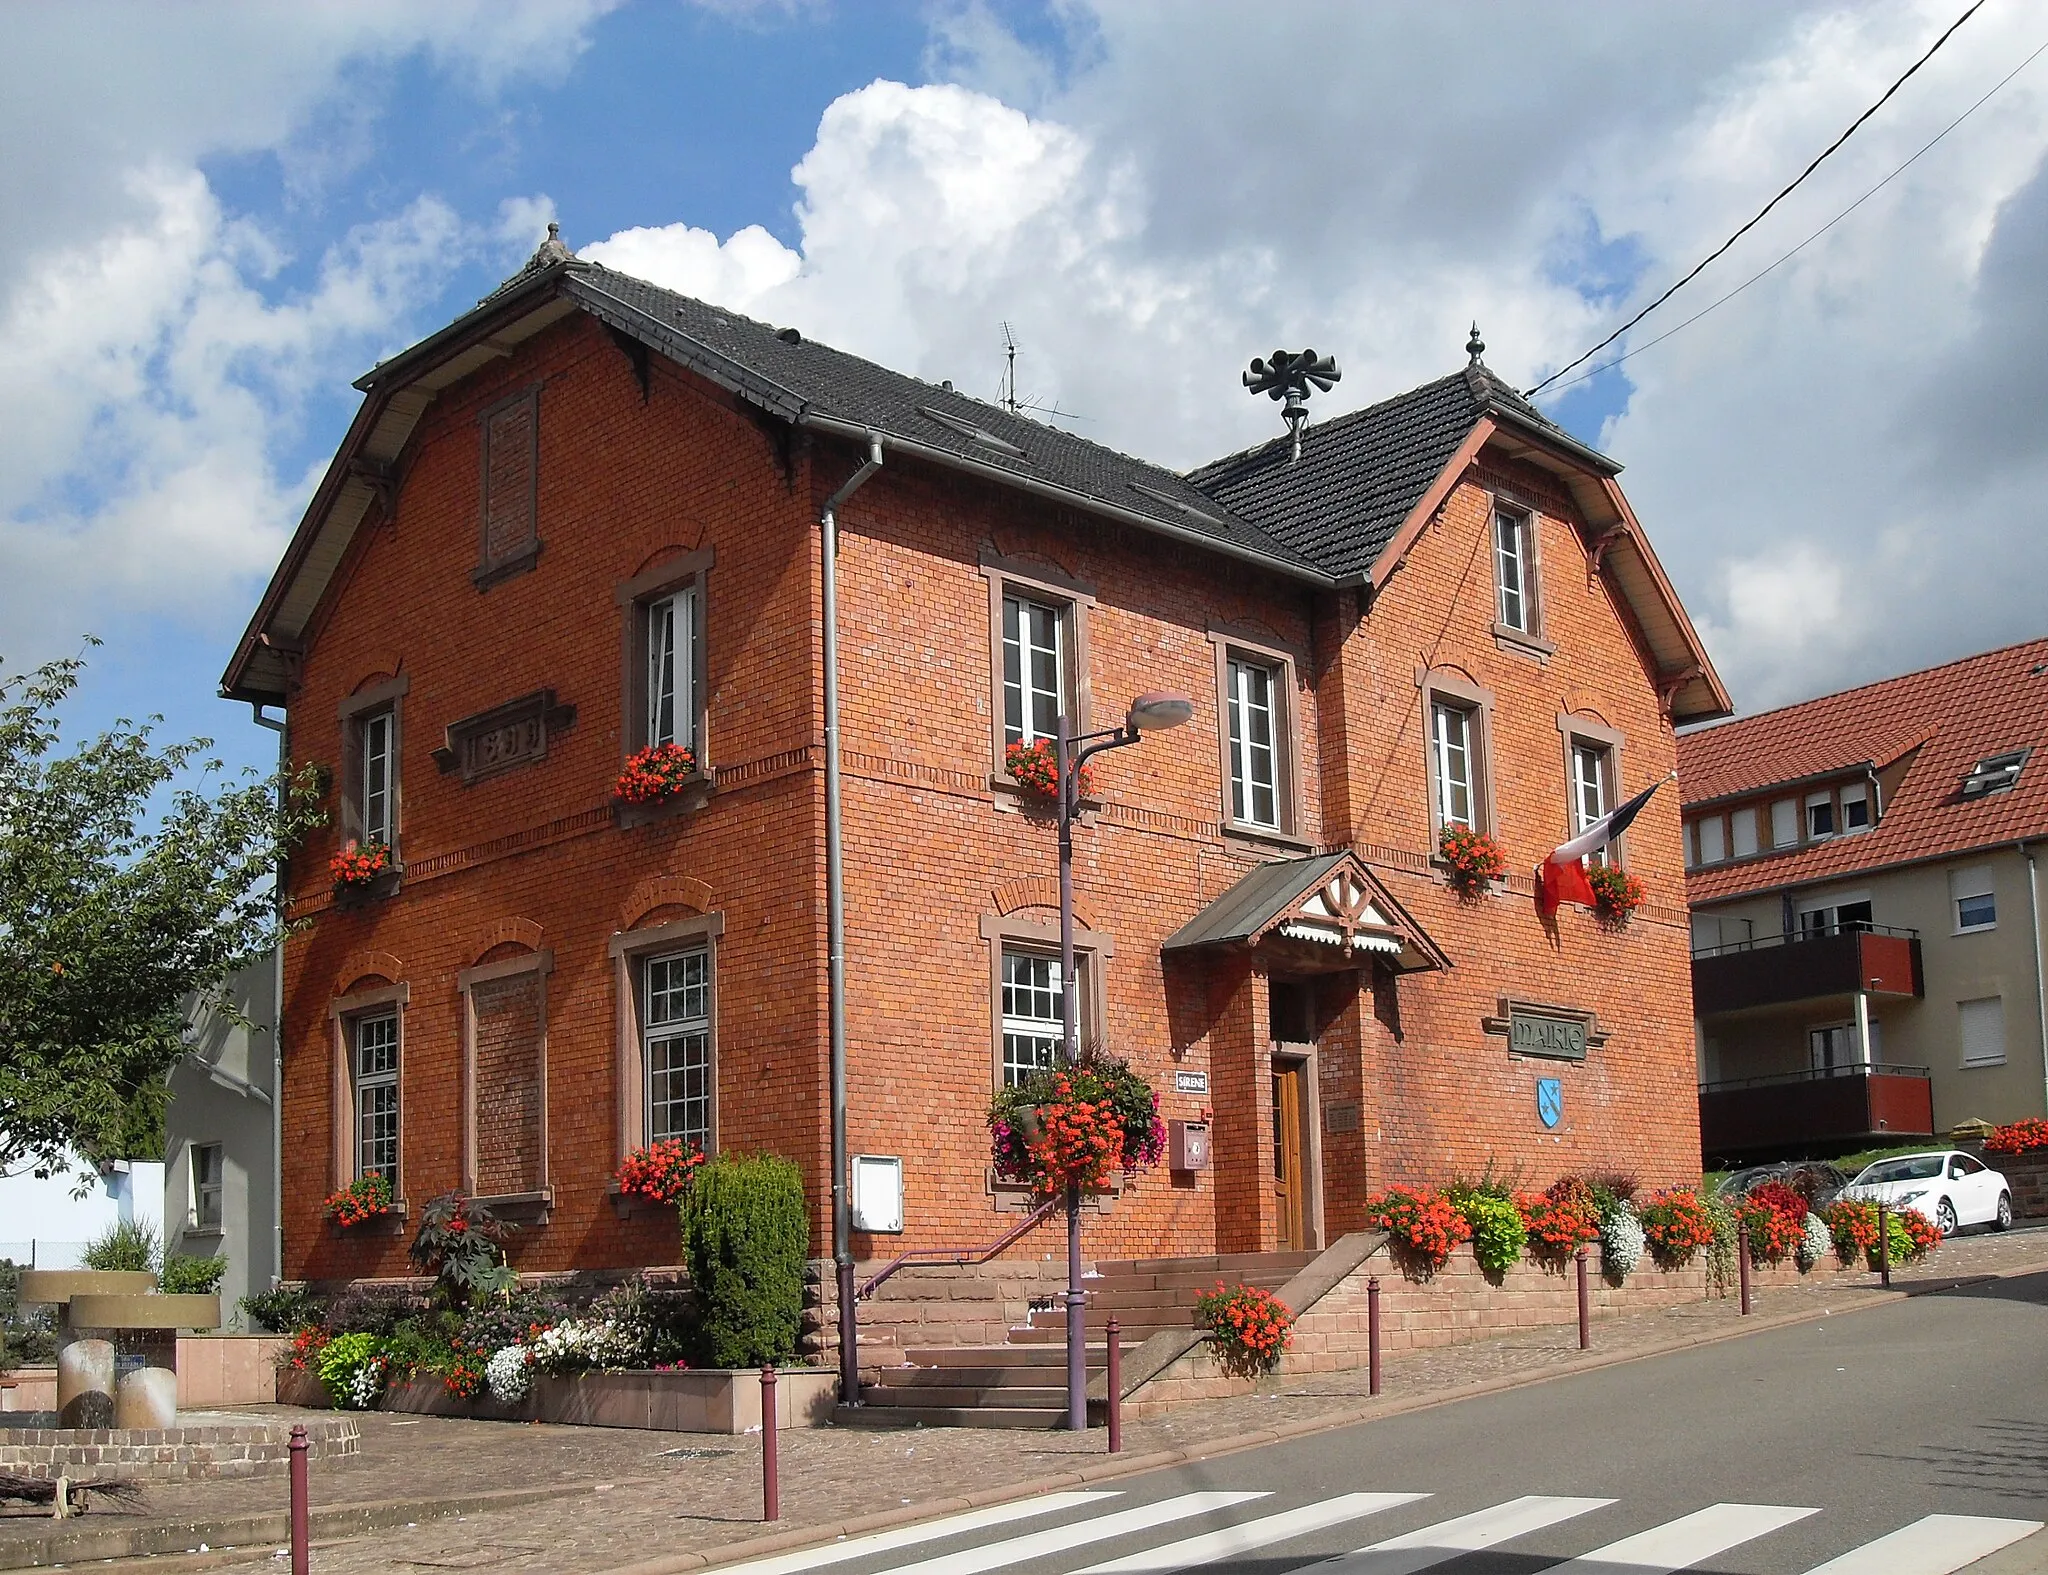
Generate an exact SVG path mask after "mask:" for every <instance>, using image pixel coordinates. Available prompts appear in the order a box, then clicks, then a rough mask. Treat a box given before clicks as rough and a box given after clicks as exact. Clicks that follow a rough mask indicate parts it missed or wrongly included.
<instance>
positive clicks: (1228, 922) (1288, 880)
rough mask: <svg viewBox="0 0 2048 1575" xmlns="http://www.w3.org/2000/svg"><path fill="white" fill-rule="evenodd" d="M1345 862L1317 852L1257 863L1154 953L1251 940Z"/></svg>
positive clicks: (1342, 858) (1337, 857) (1338, 855)
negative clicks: (1274, 917) (1308, 855)
mask: <svg viewBox="0 0 2048 1575" xmlns="http://www.w3.org/2000/svg"><path fill="white" fill-rule="evenodd" d="M1344 857H1345V856H1344V855H1343V854H1342V853H1319V854H1316V855H1313V856H1312V857H1309V858H1305V859H1278V860H1275V861H1274V862H1273V863H1271V864H1261V865H1260V866H1259V867H1258V868H1257V869H1255V870H1251V871H1249V872H1248V873H1246V874H1245V875H1244V876H1242V877H1241V878H1240V879H1239V880H1238V881H1237V883H1236V884H1235V885H1233V886H1232V887H1231V888H1230V890H1228V891H1226V892H1224V893H1223V894H1222V895H1221V896H1220V897H1218V898H1217V899H1216V900H1215V901H1214V902H1212V903H1210V904H1209V906H1208V907H1206V908H1204V909H1203V910H1202V911H1201V912H1200V913H1198V914H1196V915H1195V916H1194V917H1193V918H1192V919H1190V920H1188V922H1187V923H1186V924H1183V925H1182V926H1181V927H1180V928H1179V929H1178V930H1176V931H1175V932H1174V933H1173V935H1172V936H1171V937H1170V938H1169V939H1168V940H1167V942H1166V944H1165V945H1163V946H1161V947H1160V948H1159V949H1160V950H1161V951H1162V952H1178V951H1187V950H1189V949H1191V948H1193V947H1197V946H1214V945H1217V944H1218V943H1220V942H1224V941H1241V940H1245V939H1247V938H1248V937H1250V936H1253V935H1256V934H1258V933H1259V931H1260V930H1262V929H1264V928H1265V926H1266V924H1267V923H1268V922H1269V921H1270V920H1271V919H1272V917H1273V915H1274V914H1276V913H1278V912H1280V911H1281V910H1282V909H1283V908H1285V907H1286V906H1287V905H1288V904H1289V903H1291V902H1293V901H1295V900H1296V899H1297V898H1298V897H1300V896H1301V895H1302V893H1304V892H1306V891H1311V890H1313V889H1314V888H1315V884H1316V882H1318V881H1320V880H1321V879H1322V878H1323V877H1324V876H1325V875H1327V874H1329V873H1330V871H1331V870H1333V869H1335V868H1336V867H1337V866H1338V865H1339V864H1341V863H1343V862H1344Z"/></svg>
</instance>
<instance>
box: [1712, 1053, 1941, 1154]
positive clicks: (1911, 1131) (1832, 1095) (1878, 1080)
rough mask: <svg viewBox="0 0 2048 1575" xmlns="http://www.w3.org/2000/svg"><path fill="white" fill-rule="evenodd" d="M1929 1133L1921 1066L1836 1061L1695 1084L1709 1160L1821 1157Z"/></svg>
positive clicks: (1929, 1099) (1927, 1087) (1928, 1098)
mask: <svg viewBox="0 0 2048 1575" xmlns="http://www.w3.org/2000/svg"><path fill="white" fill-rule="evenodd" d="M1933 1135H1934V1095H1933V1085H1932V1084H1931V1083H1929V1081H1928V1077H1927V1068H1926V1067H1924V1066H1897V1065H1884V1064H1878V1065H1870V1066H1862V1065H1855V1066H1835V1067H1825V1068H1818V1069H1815V1070H1811V1071H1801V1072H1781V1073H1774V1074H1769V1075H1766V1076H1761V1077H1741V1078H1731V1079H1728V1080H1725V1081H1722V1082H1717V1083H1703V1084H1701V1085H1700V1147H1701V1149H1702V1150H1703V1151H1704V1152H1705V1154H1706V1155H1707V1157H1708V1158H1710V1159H1733V1160H1748V1159H1767V1158H1785V1159H1790V1158H1801V1157H1818V1156H1821V1155H1825V1154H1831V1153H1834V1154H1839V1153H1846V1152H1848V1151H1849V1150H1851V1149H1855V1148H1862V1147H1864V1146H1866V1145H1868V1144H1870V1143H1872V1142H1883V1141H1887V1140H1895V1139H1909V1140H1910V1139H1918V1138H1926V1137H1932V1136H1933Z"/></svg>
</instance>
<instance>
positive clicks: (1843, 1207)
mask: <svg viewBox="0 0 2048 1575" xmlns="http://www.w3.org/2000/svg"><path fill="white" fill-rule="evenodd" d="M1823 1217H1824V1218H1825V1219H1826V1221H1827V1227H1828V1233H1829V1235H1830V1236H1831V1237H1832V1238H1833V1240H1834V1244H1835V1253H1836V1255H1837V1256H1838V1257H1839V1258H1840V1259H1841V1260H1842V1262H1843V1263H1844V1264H1852V1263H1854V1262H1855V1261H1856V1260H1857V1259H1858V1258H1861V1259H1862V1260H1863V1261H1864V1262H1865V1263H1866V1264H1868V1265H1869V1267H1871V1268H1872V1269H1875V1268H1877V1267H1879V1265H1880V1263H1881V1262H1882V1260H1883V1257H1884V1254H1881V1253H1880V1251H1879V1249H1878V1212H1877V1205H1876V1204H1875V1203H1871V1202H1868V1201H1866V1200H1864V1199H1862V1198H1837V1199H1835V1201H1834V1202H1832V1203H1830V1204H1829V1205H1828V1208H1827V1213H1826V1215H1825V1216H1823ZM1886 1224H1887V1225H1888V1227H1889V1228H1888V1229H1887V1230H1886V1232H1885V1240H1886V1249H1887V1251H1888V1253H1889V1257H1890V1261H1891V1264H1892V1266H1893V1267H1894V1268H1897V1267H1899V1266H1901V1265H1904V1264H1908V1263H1918V1262H1919V1261H1920V1260H1921V1259H1922V1258H1924V1257H1926V1256H1927V1255H1928V1254H1929V1253H1930V1252H1932V1251H1933V1250H1934V1249H1935V1248H1936V1247H1939V1246H1940V1245H1941V1231H1940V1229H1939V1228H1938V1227H1937V1226H1936V1225H1935V1224H1934V1222H1933V1221H1932V1220H1930V1219H1928V1217H1927V1216H1926V1215H1924V1214H1922V1213H1921V1212H1920V1211H1919V1210H1918V1209H1888V1210H1887V1211H1886Z"/></svg>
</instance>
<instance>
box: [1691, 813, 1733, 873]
mask: <svg viewBox="0 0 2048 1575" xmlns="http://www.w3.org/2000/svg"><path fill="white" fill-rule="evenodd" d="M1694 835H1695V836H1696V837H1697V838H1698V841H1699V852H1700V856H1699V862H1700V863H1702V864H1719V863H1720V862H1721V861H1722V860H1723V859H1725V858H1727V857H1728V822H1727V821H1725V820H1723V819H1722V818H1721V817H1720V816H1719V815H1709V816H1707V817H1706V818H1705V819H1703V820H1701V821H1699V822H1697V823H1696V829H1695V832H1694Z"/></svg>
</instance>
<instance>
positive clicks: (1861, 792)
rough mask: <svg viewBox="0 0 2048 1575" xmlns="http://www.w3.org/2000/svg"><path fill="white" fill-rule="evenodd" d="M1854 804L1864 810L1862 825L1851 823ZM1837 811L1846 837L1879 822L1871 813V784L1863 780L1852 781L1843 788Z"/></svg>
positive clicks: (1838, 822) (1868, 828) (1842, 831)
mask: <svg viewBox="0 0 2048 1575" xmlns="http://www.w3.org/2000/svg"><path fill="white" fill-rule="evenodd" d="M1852 804H1854V805H1856V806H1857V807H1859V808H1860V809H1861V810H1862V811H1863V823H1862V824H1861V825H1854V826H1852V825H1851V824H1850V823H1849V818H1850V817H1849V806H1850V805H1852ZM1835 813H1836V815H1837V816H1838V817H1839V818H1838V821H1837V824H1838V825H1839V826H1840V827H1841V834H1842V835H1843V836H1845V837H1849V836H1854V835H1855V834H1856V833H1858V832H1860V831H1868V830H1870V828H1871V827H1872V826H1874V825H1876V824H1877V822H1876V821H1875V820H1874V819H1873V818H1872V816H1871V813H1870V787H1869V785H1868V784H1867V783H1863V782H1852V783H1850V784H1849V785H1848V786H1847V787H1845V788H1843V789H1842V791H1841V795H1840V802H1839V803H1838V804H1837V805H1836V809H1835Z"/></svg>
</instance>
